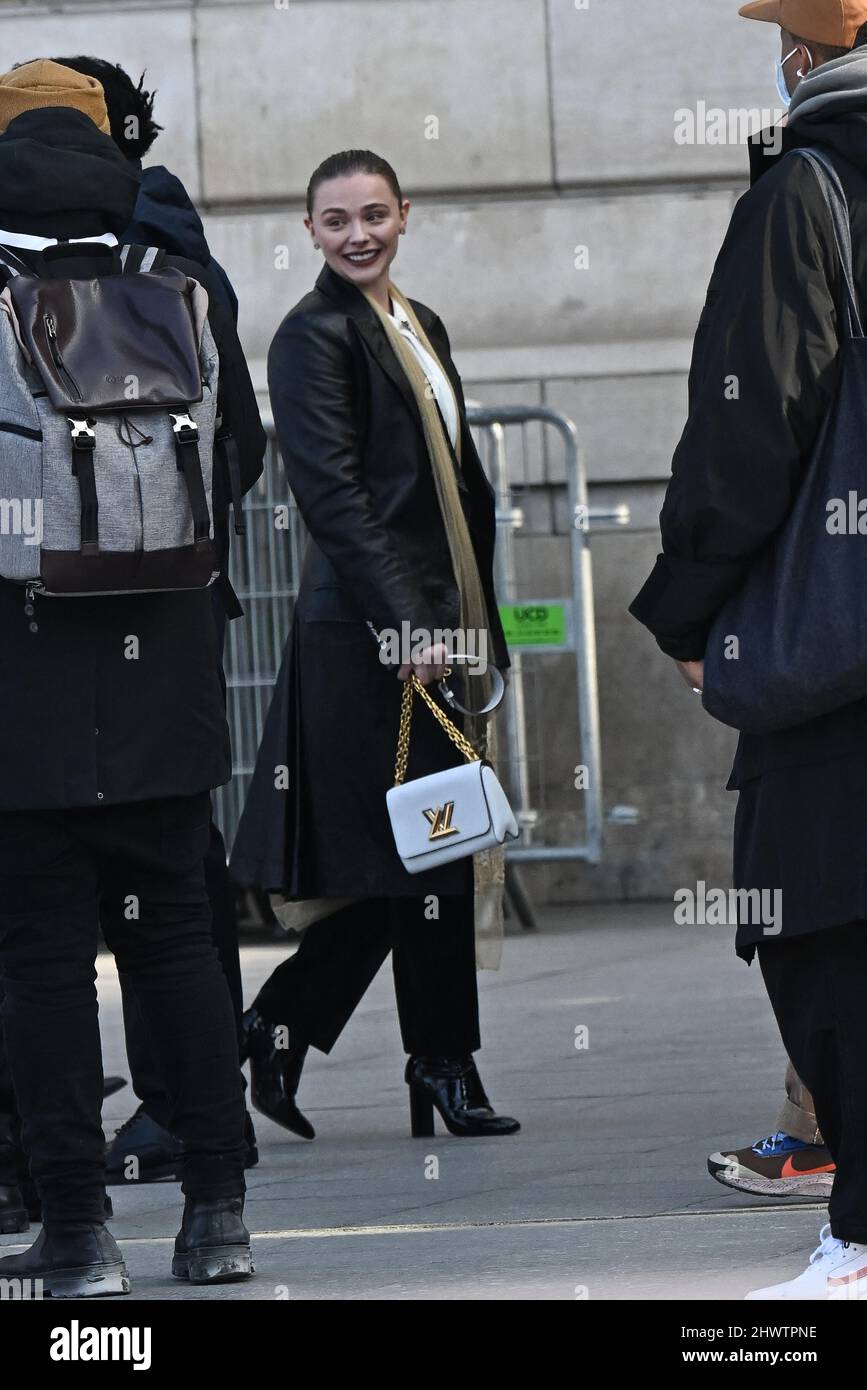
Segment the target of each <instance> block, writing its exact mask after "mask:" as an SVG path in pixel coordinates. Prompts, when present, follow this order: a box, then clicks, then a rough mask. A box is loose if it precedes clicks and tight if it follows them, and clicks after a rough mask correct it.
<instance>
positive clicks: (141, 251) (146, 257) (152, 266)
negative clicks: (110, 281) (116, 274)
mask: <svg viewBox="0 0 867 1390" xmlns="http://www.w3.org/2000/svg"><path fill="white" fill-rule="evenodd" d="M165 259H166V253H165V251H164V250H163V249H162V247H160V246H132V245H131V246H122V247H121V248H120V263H121V266H122V267H123V274H124V275H135V274H147V272H148V271H149V270H159V269H160V268H161V267H162V266H163V264H164V263H165Z"/></svg>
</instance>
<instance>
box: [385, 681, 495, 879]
mask: <svg viewBox="0 0 867 1390" xmlns="http://www.w3.org/2000/svg"><path fill="white" fill-rule="evenodd" d="M414 693H417V694H419V695H420V696H421V697H422V699H423V700H424V701H425V703H426V704H427V705H428V707H429V709H430V710H431V711H432V713H433V714H434V716H435V717H436V719H437V720H438V721H439V723H440V724H441V725H442V727H443V728H444V729H445V731H446V733H447V734H448V736H449V738H450V739H451V741H452V743H454V744H455V745H456V746H457V747H458V748H459V749H460V750H461V752H462V753H463V755H464V757H465V758H466V759H467V762H466V763H465V764H464V765H463V766H462V767H449V768H446V769H445V770H444V771H443V772H433V773H431V774H430V775H429V776H427V777H416V778H414V779H413V780H412V781H410V782H405V781H404V777H405V776H406V765H407V759H408V757H409V732H410V722H411V719H412V698H413V694H414ZM385 800H386V805H387V807H388V815H389V819H390V821H391V829H392V832H393V834H394V842H395V844H396V846H397V852H398V854H399V855H400V857H401V860H402V861H403V866H404V868H405V869H406V871H407V873H410V874H419V873H423V872H424V871H425V870H427V869H434V868H436V867H437V866H438V865H439V864H449V863H451V861H452V860H453V859H463V858H465V857H466V856H468V855H471V854H475V853H477V851H478V850H482V849H490V848H491V847H492V846H494V845H502V844H505V842H506V841H507V840H516V839H517V838H518V834H519V831H518V825H517V822H516V820H515V816H514V813H513V811H512V808H511V806H510V805H509V801H508V798H507V796H506V793H505V792H504V791H503V788H502V787H501V786H500V783H499V782H498V780H497V775H496V773H495V772H494V769H493V768H492V767H491V765H490V764H489V763H486V762H484V761H483V760H482V759H481V758H480V757H479V755H478V753H477V752H476V751H475V749H474V748H473V746H472V744H471V743H469V742H468V740H467V739H465V738H464V736H463V734H462V733H461V731H460V730H459V729H458V728H456V727H455V725H454V724H453V723H452V721H451V720H450V719H449V718H448V716H447V715H446V714H445V713H444V712H443V711H442V710H441V709H440V707H439V705H438V704H437V703H436V701H435V700H434V699H433V698H432V697H431V696H430V695H429V694H428V692H427V690H426V689H425V687H424V686H423V685H422V684H421V682H420V681H419V680H418V678H417V677H416V676H415V675H412V676H410V678H409V680H407V681H406V682H405V684H404V690H403V700H402V704H401V711H400V733H399V736H398V743H397V759H396V762H395V769H394V786H393V787H391V788H390V789H389V791H387V792H386V795H385Z"/></svg>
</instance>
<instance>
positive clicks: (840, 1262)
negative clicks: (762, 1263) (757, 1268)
mask: <svg viewBox="0 0 867 1390" xmlns="http://www.w3.org/2000/svg"><path fill="white" fill-rule="evenodd" d="M746 1297H747V1299H748V1300H750V1301H753V1302H770V1301H772V1300H777V1299H780V1300H786V1301H788V1300H795V1299H806V1300H807V1301H809V1302H813V1303H818V1302H820V1301H823V1302H824V1301H826V1302H829V1303H832V1302H833V1303H840V1302H848V1301H849V1300H852V1301H853V1302H856V1301H857V1302H861V1301H862V1300H865V1299H867V1245H858V1244H857V1243H856V1242H855V1241H848V1240H838V1239H837V1238H836V1236H833V1235H832V1234H831V1227H830V1226H823V1227H822V1230H821V1231H820V1232H819V1244H818V1247H817V1248H816V1249H815V1250H814V1251H813V1253H812V1255H811V1256H810V1263H809V1264H808V1265H807V1268H806V1269H805V1270H804V1272H803V1274H799V1275H798V1277H797V1279H789V1280H787V1281H786V1283H784V1284H771V1285H770V1286H769V1287H768V1288H766V1289H753V1291H752V1293H748V1294H747V1295H746Z"/></svg>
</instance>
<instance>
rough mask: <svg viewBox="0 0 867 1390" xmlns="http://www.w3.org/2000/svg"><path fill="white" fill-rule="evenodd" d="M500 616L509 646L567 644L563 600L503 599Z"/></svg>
mask: <svg viewBox="0 0 867 1390" xmlns="http://www.w3.org/2000/svg"><path fill="white" fill-rule="evenodd" d="M500 620H501V622H502V624H503V631H504V633H505V634H506V641H507V642H508V644H509V646H510V647H565V645H566V605H565V604H564V603H501V604H500Z"/></svg>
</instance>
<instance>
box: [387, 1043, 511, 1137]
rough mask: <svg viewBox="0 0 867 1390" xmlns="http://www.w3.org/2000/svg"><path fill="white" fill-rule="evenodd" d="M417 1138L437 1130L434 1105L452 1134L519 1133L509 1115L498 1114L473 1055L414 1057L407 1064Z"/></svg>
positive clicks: (475, 1135)
mask: <svg viewBox="0 0 867 1390" xmlns="http://www.w3.org/2000/svg"><path fill="white" fill-rule="evenodd" d="M406 1081H407V1084H408V1086H409V1110H410V1120H411V1123H412V1136H413V1138H414V1139H429V1138H431V1137H432V1135H433V1132H434V1107H436V1109H437V1110H438V1111H439V1112H440V1115H441V1116H442V1119H443V1123H444V1124H445V1126H446V1129H447V1130H448V1131H449V1133H450V1134H455V1135H458V1136H459V1137H461V1138H470V1137H485V1136H494V1135H500V1134H517V1132H518V1130H519V1129H520V1128H521V1126H520V1124H519V1123H518V1121H517V1120H513V1119H511V1118H510V1117H509V1116H508V1115H496V1114H495V1113H494V1111H493V1109H492V1107H491V1103H490V1101H489V1100H488V1097H487V1096H486V1095H485V1090H484V1087H483V1086H482V1081H481V1077H480V1076H479V1073H478V1071H477V1069H476V1064H475V1062H474V1061H473V1059H472V1057H410V1059H409V1061H408V1062H407V1064H406Z"/></svg>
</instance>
